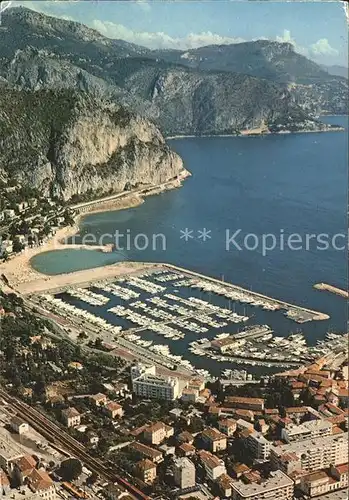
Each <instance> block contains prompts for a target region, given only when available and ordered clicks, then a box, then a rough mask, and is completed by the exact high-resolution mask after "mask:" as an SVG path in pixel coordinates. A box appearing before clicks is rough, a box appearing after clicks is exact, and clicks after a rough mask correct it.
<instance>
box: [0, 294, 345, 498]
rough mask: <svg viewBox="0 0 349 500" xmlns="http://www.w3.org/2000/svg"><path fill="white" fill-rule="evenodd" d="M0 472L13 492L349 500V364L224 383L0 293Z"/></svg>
mask: <svg viewBox="0 0 349 500" xmlns="http://www.w3.org/2000/svg"><path fill="white" fill-rule="evenodd" d="M1 304H2V306H1V309H0V315H1V324H2V336H1V339H0V355H1V363H0V367H1V374H0V375H1V380H2V388H3V389H1V391H0V408H1V411H0V418H1V422H2V424H1V428H0V466H1V476H0V477H1V483H0V488H1V490H2V494H3V495H4V496H7V497H8V498H11V499H17V498H22V499H31V500H34V499H38V498H42V499H48V500H55V499H58V498H59V497H61V498H108V499H111V500H114V499H119V498H164V499H166V498H169V499H176V498H181V499H185V498H186V499H189V498H191V499H194V498H195V499H213V498H217V499H218V498H233V499H234V500H243V499H249V500H261V499H267V498H268V499H269V500H270V499H279V498H281V499H283V500H293V499H296V498H297V499H302V500H307V499H310V498H313V497H316V498H319V499H320V500H345V499H347V498H348V496H347V487H348V415H349V414H348V406H349V393H348V366H347V344H345V343H346V342H347V336H343V350H344V351H345V352H346V360H345V362H344V363H341V364H340V365H339V366H338V365H337V364H336V363H334V360H333V359H331V358H330V356H327V357H324V358H321V359H318V360H317V361H316V362H315V363H312V364H308V365H304V366H302V367H300V368H298V369H295V370H289V371H287V372H281V373H277V374H274V375H272V376H269V377H262V378H261V379H260V381H259V382H258V384H249V382H248V381H246V383H245V384H243V385H240V386H233V385H228V384H226V383H223V382H222V381H221V380H219V379H215V380H214V379H210V380H205V379H203V378H200V377H195V378H180V377H179V376H178V375H177V374H173V375H171V374H170V372H169V371H166V372H165V371H163V370H162V369H161V368H159V367H158V366H155V365H151V364H146V363H141V362H137V363H133V362H130V361H125V360H123V359H121V358H116V357H111V356H110V355H109V353H108V352H106V351H105V350H104V349H103V345H102V343H101V342H100V341H98V340H96V341H95V342H94V344H93V345H91V346H90V347H89V348H87V347H86V346H84V345H82V344H81V345H79V343H78V344H72V342H70V341H69V340H68V339H65V338H63V337H62V336H60V334H59V332H58V331H57V329H55V328H54V326H53V323H52V324H51V323H50V322H49V321H48V320H44V319H40V318H38V317H37V316H35V315H34V314H33V313H32V312H31V311H28V310H27V309H26V308H25V306H24V303H23V300H22V299H21V298H20V297H18V296H17V295H14V294H8V295H5V294H3V295H2V296H1Z"/></svg>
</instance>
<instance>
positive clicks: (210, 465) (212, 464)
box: [198, 450, 227, 481]
mask: <svg viewBox="0 0 349 500" xmlns="http://www.w3.org/2000/svg"><path fill="white" fill-rule="evenodd" d="M198 455H199V457H200V460H201V462H202V465H203V466H204V468H205V471H206V474H207V477H208V479H211V480H212V481H215V480H216V479H218V478H219V477H220V476H221V475H222V474H226V473H227V470H226V468H225V464H224V462H223V460H221V459H220V458H218V457H216V456H215V455H212V453H210V452H209V451H206V450H200V451H199V453H198Z"/></svg>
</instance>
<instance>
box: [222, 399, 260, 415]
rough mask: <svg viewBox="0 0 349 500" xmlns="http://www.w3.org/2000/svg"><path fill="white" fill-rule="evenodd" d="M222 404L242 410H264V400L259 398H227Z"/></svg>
mask: <svg viewBox="0 0 349 500" xmlns="http://www.w3.org/2000/svg"><path fill="white" fill-rule="evenodd" d="M224 404H225V405H227V406H231V407H232V408H242V409H243V410H257V411H262V410H264V399H261V398H243V397H239V396H228V397H226V398H225V400H224Z"/></svg>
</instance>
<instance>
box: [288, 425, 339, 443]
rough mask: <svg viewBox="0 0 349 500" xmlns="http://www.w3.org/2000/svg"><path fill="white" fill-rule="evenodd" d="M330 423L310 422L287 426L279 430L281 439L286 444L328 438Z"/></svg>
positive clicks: (330, 432)
mask: <svg viewBox="0 0 349 500" xmlns="http://www.w3.org/2000/svg"><path fill="white" fill-rule="evenodd" d="M331 434H332V423H331V422H328V421H327V420H322V419H321V420H310V421H309V422H304V423H303V424H300V425H289V426H287V427H286V428H284V429H282V430H281V439H282V440H283V441H286V443H292V442H293V441H301V440H302V439H313V438H319V437H325V436H330V435H331Z"/></svg>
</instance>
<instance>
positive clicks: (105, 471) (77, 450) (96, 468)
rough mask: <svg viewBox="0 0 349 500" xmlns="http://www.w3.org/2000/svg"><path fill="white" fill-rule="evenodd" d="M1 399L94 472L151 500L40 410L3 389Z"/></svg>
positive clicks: (48, 438) (47, 437)
mask: <svg viewBox="0 0 349 500" xmlns="http://www.w3.org/2000/svg"><path fill="white" fill-rule="evenodd" d="M0 397H1V398H2V399H3V400H4V401H5V402H6V403H8V404H10V405H11V406H12V407H13V408H14V409H15V410H16V412H17V414H18V415H19V416H20V417H21V418H23V419H24V420H25V421H26V422H28V423H29V424H30V425H31V426H32V427H33V429H35V430H36V431H38V432H39V433H40V434H42V435H43V436H44V437H45V438H46V439H47V440H48V441H49V442H51V443H56V444H59V445H60V446H62V447H63V449H66V450H67V451H69V452H70V453H71V454H72V455H74V457H76V458H78V459H79V460H81V461H82V462H83V463H84V464H85V465H86V466H87V467H88V468H89V469H90V470H91V471H92V472H94V473H96V474H97V475H98V476H100V477H102V478H104V479H107V480H108V481H110V482H112V483H118V484H119V485H120V486H122V487H123V488H125V489H126V490H127V491H128V492H129V493H130V494H131V495H133V496H134V497H135V498H137V499H140V500H150V497H148V496H147V495H145V494H144V493H143V492H142V491H140V490H139V489H138V488H136V487H135V486H133V485H132V484H131V483H129V482H128V481H126V479H124V478H122V477H121V476H119V475H117V474H115V472H113V471H112V470H111V467H107V466H106V465H105V464H104V463H103V462H102V461H101V460H99V459H98V458H94V457H92V456H91V455H90V454H89V453H88V452H87V451H86V449H85V447H84V446H83V445H82V444H81V443H79V442H78V441H76V440H75V439H74V438H72V437H71V436H69V435H68V434H67V433H66V432H64V431H63V430H62V429H61V428H60V427H59V426H58V425H56V424H54V423H53V422H51V421H50V420H49V419H48V418H46V417H45V416H44V415H42V414H41V413H40V412H39V411H38V410H35V409H34V408H32V407H31V406H29V405H27V404H26V403H23V402H22V401H19V400H18V399H16V398H14V397H12V396H10V395H9V394H8V393H7V392H5V391H4V390H2V389H0Z"/></svg>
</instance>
